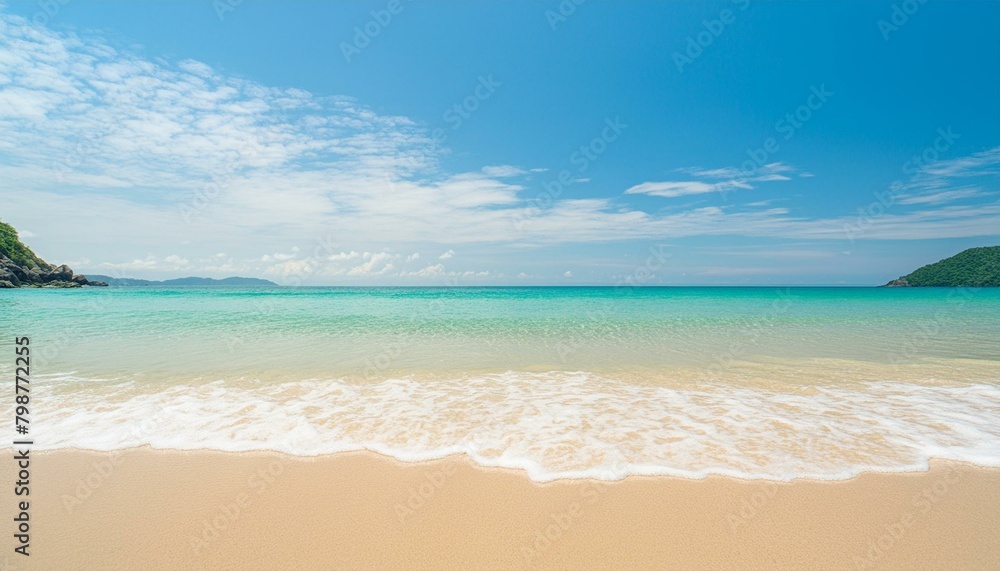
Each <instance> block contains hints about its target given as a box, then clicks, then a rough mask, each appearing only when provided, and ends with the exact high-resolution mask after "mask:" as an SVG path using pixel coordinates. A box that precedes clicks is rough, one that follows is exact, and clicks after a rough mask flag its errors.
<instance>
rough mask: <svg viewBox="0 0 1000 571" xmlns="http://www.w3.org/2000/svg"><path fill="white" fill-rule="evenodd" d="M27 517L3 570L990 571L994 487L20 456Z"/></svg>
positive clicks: (984, 481)
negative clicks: (555, 477)
mask: <svg viewBox="0 0 1000 571" xmlns="http://www.w3.org/2000/svg"><path fill="white" fill-rule="evenodd" d="M11 464H12V463H11ZM9 465H10V464H9ZM0 501H2V502H3V505H5V506H12V505H14V503H15V497H14V495H13V487H12V486H4V487H3V489H2V490H0ZM30 507H31V510H30V516H31V524H32V525H31V542H30V552H31V556H30V557H23V556H20V555H17V554H14V552H13V540H12V539H11V533H13V531H10V532H8V533H6V534H5V535H6V537H8V540H7V544H8V547H7V548H6V551H5V555H4V557H3V558H0V563H6V565H7V567H6V568H7V569H18V570H20V569H60V570H61V569H73V570H77V569H81V570H83V569H129V570H142V571H152V570H155V569H171V570H176V569H269V570H270V569H713V570H714V569H777V568H782V569H790V568H792V569H1000V470H997V469H984V468H976V467H972V466H968V465H964V464H955V463H941V462H938V463H935V464H934V465H933V467H932V469H931V470H930V471H929V472H926V473H909V474H864V475H862V476H860V477H858V478H854V479H852V480H848V481H841V482H816V481H799V482H795V483H791V484H785V483H773V482H762V481H743V480H734V479H730V478H724V477H712V478H708V479H705V480H684V479H677V478H667V477H632V478H628V479H626V480H624V481H621V482H598V481H593V480H576V481H560V482H553V483H550V484H542V485H540V484H536V483H533V482H531V481H529V480H528V479H527V478H526V477H525V476H524V475H523V474H522V473H519V472H515V471H509V470H499V469H484V468H481V467H478V466H476V465H474V464H472V463H471V462H469V461H467V460H466V459H464V458H463V457H455V458H449V459H445V460H441V461H435V462H425V463H414V464H405V463H401V462H397V461H395V460H392V459H389V458H385V457H381V456H378V455H375V454H367V453H351V454H339V455H332V456H325V457H320V458H312V459H310V458H305V459H303V458H295V457H289V456H284V455H278V454H265V453H254V454H233V453H221V452H205V451H198V452H165V451H153V450H148V449H138V450H130V451H126V452H119V453H114V454H107V453H92V452H80V451H57V452H48V453H40V452H34V453H33V460H32V482H31V506H30ZM6 513H10V510H7V511H6ZM7 521H8V523H7V524H6V525H7V526H8V527H9V528H10V529H11V530H13V524H12V523H11V522H10V519H8V520H7Z"/></svg>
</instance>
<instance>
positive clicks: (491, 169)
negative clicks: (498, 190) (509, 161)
mask: <svg viewBox="0 0 1000 571" xmlns="http://www.w3.org/2000/svg"><path fill="white" fill-rule="evenodd" d="M482 170H483V174H485V175H486V176H489V177H496V178H506V177H512V176H520V175H523V174H527V173H528V171H526V170H524V169H519V168H517V167H512V166H510V165H495V166H488V167H483V169H482Z"/></svg>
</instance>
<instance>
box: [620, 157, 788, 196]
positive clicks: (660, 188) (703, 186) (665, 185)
mask: <svg viewBox="0 0 1000 571" xmlns="http://www.w3.org/2000/svg"><path fill="white" fill-rule="evenodd" d="M681 170H682V172H686V173H687V174H690V175H694V176H696V177H699V178H703V179H720V180H713V181H712V182H705V181H704V180H688V181H666V182H644V183H642V184H637V185H635V186H633V187H631V188H629V189H628V190H626V191H625V194H648V195H650V196H660V197H664V198H676V197H678V196H687V195H691V194H705V193H708V192H725V191H729V190H734V189H744V190H749V189H751V188H754V187H753V185H752V184H751V183H754V182H768V181H776V180H791V179H790V178H789V177H787V176H785V175H784V174H782V173H786V172H791V171H793V170H795V169H793V168H792V167H790V166H788V165H785V164H783V163H769V164H766V165H763V166H761V167H759V168H757V169H755V170H753V171H750V172H745V171H742V170H740V169H737V168H732V167H726V168H719V169H698V168H694V169H681Z"/></svg>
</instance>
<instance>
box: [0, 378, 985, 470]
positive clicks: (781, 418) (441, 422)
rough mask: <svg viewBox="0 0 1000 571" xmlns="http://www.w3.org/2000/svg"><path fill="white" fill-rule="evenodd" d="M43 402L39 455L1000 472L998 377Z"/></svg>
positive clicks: (344, 388)
mask: <svg viewBox="0 0 1000 571" xmlns="http://www.w3.org/2000/svg"><path fill="white" fill-rule="evenodd" d="M32 402H33V403H34V404H33V408H32V411H31V412H32V436H33V437H34V440H35V443H36V448H38V449H60V448H80V449H90V450H115V449H124V448H131V447H137V446H151V447H153V448H158V449H179V450H195V449H213V450H224V451H251V450H273V451H279V452H284V453H288V454H294V455H302V456H314V455H320V454H328V453H335V452H342V451H355V450H370V451H373V452H377V453H381V454H385V455H388V456H392V457H394V458H397V459H399V460H403V461H420V460H429V459H435V458H441V457H444V456H448V455H452V454H466V455H468V456H469V457H470V458H471V459H472V460H474V461H475V462H476V463H478V464H481V465H483V466H499V467H505V468H514V469H521V470H524V471H525V472H526V473H527V474H528V476H529V477H530V478H531V479H533V480H535V481H550V480H555V479H560V478H585V477H589V478H598V479H603V480H617V479H621V478H624V477H626V476H628V475H631V474H642V475H670V476H680V477H685V478H703V477H705V476H708V475H710V474H720V475H728V476H734V477H740V478H766V479H773V480H784V481H788V480H792V479H795V478H816V479H845V478H849V477H852V476H855V475H857V474H858V473H860V472H863V471H872V470H874V471H915V470H924V469H926V468H927V465H928V460H929V459H931V458H941V459H951V460H960V461H966V462H971V463H974V464H978V465H982V466H1000V387H998V386H995V385H992V384H967V385H957V386H956V385H949V386H936V385H928V384H915V383H903V382H876V383H865V384H857V385H851V386H849V387H848V386H845V387H833V386H824V387H803V388H799V389H794V390H793V389H789V390H788V391H777V390H769V389H768V390H765V389H762V388H752V387H736V386H732V385H723V384H703V385H699V386H698V387H696V388H688V387H686V388H669V387H663V386H652V385H643V384H636V383H626V382H622V381H619V380H615V379H609V378H605V377H601V376H598V375H595V374H590V373H585V372H550V373H523V372H516V373H515V372H507V373H498V374H485V375H477V376H471V377H461V378H458V377H456V378H444V379H416V378H413V377H403V378H393V379H387V380H383V381H380V382H377V383H358V382H350V381H346V380H338V379H306V380H299V381H292V382H281V383H272V382H267V380H248V379H231V380H215V381H207V382H206V381H186V382H183V383H180V384H170V385H163V384H160V383H144V382H133V381H127V380H121V379H116V380H99V379H87V382H81V378H80V377H78V376H75V375H74V376H62V377H60V376H54V375H50V376H48V377H47V378H46V379H45V382H44V383H39V384H38V385H36V386H33V392H32ZM4 406H7V407H8V409H6V410H5V414H7V415H8V417H13V413H14V411H13V409H12V408H10V405H4ZM0 408H2V407H0Z"/></svg>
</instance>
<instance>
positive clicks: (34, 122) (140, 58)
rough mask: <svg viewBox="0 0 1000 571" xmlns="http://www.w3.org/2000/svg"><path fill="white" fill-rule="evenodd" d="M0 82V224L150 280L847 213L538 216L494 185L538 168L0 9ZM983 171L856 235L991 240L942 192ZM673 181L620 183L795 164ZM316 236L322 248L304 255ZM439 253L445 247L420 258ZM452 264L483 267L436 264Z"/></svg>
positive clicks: (988, 164) (803, 224) (771, 226)
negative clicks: (449, 165)
mask: <svg viewBox="0 0 1000 571" xmlns="http://www.w3.org/2000/svg"><path fill="white" fill-rule="evenodd" d="M0 76H2V77H3V78H4V81H5V83H3V84H2V89H0V180H3V181H4V185H5V187H6V188H17V189H18V190H17V192H7V193H5V195H4V197H3V208H4V212H3V215H4V219H5V220H6V221H10V222H12V223H14V222H16V225H17V226H19V227H29V228H32V230H33V232H35V233H37V236H38V237H39V242H40V243H41V246H40V249H43V250H44V249H46V248H47V249H48V250H49V251H56V248H58V250H57V251H58V252H59V256H60V257H64V259H68V258H70V257H73V258H76V259H82V258H85V257H86V258H95V259H97V260H98V261H97V262H96V263H95V267H123V268H126V269H128V268H136V269H158V270H164V271H165V270H166V269H167V268H168V266H170V265H171V262H168V261H167V257H163V258H158V257H156V256H168V255H173V256H177V258H178V260H188V261H187V262H185V264H190V265H192V266H194V269H195V270H197V271H199V272H200V271H220V272H221V271H235V269H239V271H242V272H246V273H254V272H256V273H266V274H268V275H275V276H286V275H287V276H293V275H301V274H303V273H304V272H305V273H308V274H309V275H311V276H317V279H326V278H330V277H335V276H345V277H346V276H348V275H350V276H352V277H364V276H372V275H381V276H389V275H400V276H402V275H403V274H402V273H400V272H399V269H398V266H401V265H402V264H403V263H408V262H415V261H416V260H419V259H420V258H419V255H418V254H411V255H410V256H406V255H405V254H391V253H390V252H395V251H400V252H404V251H413V249H414V248H415V247H416V246H417V245H419V246H420V247H421V249H424V251H425V252H433V251H440V250H439V249H443V248H446V247H459V248H460V249H461V247H464V246H461V245H463V244H489V245H522V246H523V245H529V246H530V245H539V244H557V243H594V242H609V241H621V240H647V239H662V238H668V237H682V236H697V235H746V236H772V237H808V238H835V239H842V238H843V237H844V232H843V226H844V225H845V224H846V223H850V222H852V221H854V220H855V219H856V216H854V215H853V214H852V213H842V215H840V216H837V215H831V216H829V217H827V218H807V217H803V216H797V215H795V214H794V213H793V212H791V211H790V210H789V209H787V208H775V207H772V206H771V205H769V204H767V203H766V202H759V203H757V204H754V205H744V206H741V207H738V206H736V205H729V206H727V207H723V208H720V207H702V208H693V209H689V210H687V211H683V212H668V213H665V214H663V213H650V212H645V211H642V210H636V209H634V208H630V207H628V206H626V205H624V204H623V203H622V202H621V201H620V200H619V198H618V197H615V198H574V197H573V196H572V195H566V196H562V197H560V198H558V199H556V200H553V201H552V202H551V204H548V205H546V206H545V207H544V208H543V207H540V206H538V205H537V204H536V202H535V201H533V200H532V199H533V198H534V197H535V196H537V193H538V191H539V190H540V189H539V188H538V187H537V186H532V187H526V186H525V185H527V184H528V183H527V182H525V181H530V180H531V178H530V176H524V177H523V179H512V178H510V177H516V176H521V175H525V173H526V172H527V173H539V172H545V170H546V169H542V168H532V169H528V170H527V171H525V170H523V169H521V168H519V167H514V166H510V165H491V166H486V167H483V168H471V169H470V171H469V172H449V171H448V170H447V169H446V168H445V165H444V164H443V163H442V162H441V161H440V158H441V157H442V156H443V155H444V154H445V153H446V152H447V150H445V149H440V148H439V147H438V145H437V144H436V143H435V142H434V140H433V139H432V138H431V137H430V136H429V133H428V129H426V128H425V127H423V126H421V125H418V124H416V123H414V122H413V121H411V120H410V119H407V118H405V117H398V116H390V115H381V114H378V113H376V112H375V111H373V110H372V109H370V108H368V107H365V106H364V105H362V104H360V103H358V102H357V101H355V100H353V99H350V98H346V97H327V96H320V95H316V94H312V93H309V92H306V91H302V90H299V89H279V88H274V87H269V86H266V85H262V84H260V83H257V82H254V81H250V80H247V79H243V78H241V77H237V76H235V75H231V74H227V73H223V72H220V71H219V70H216V69H214V68H212V67H210V66H208V65H206V64H204V63H201V62H197V61H193V60H183V61H180V62H177V63H171V62H170V61H169V60H167V59H162V58H158V57H146V56H144V55H141V54H140V53H137V52H135V51H130V49H129V48H124V47H121V46H118V45H117V44H116V45H112V44H109V43H108V42H106V41H104V40H102V39H101V38H99V37H96V36H79V35H75V34H72V33H62V32H54V31H52V30H48V29H46V28H44V27H36V26H31V25H29V24H28V23H27V22H26V21H25V20H24V19H23V18H20V17H17V16H12V15H9V14H0ZM998 165H1000V148H996V149H991V150H988V151H984V152H982V153H976V154H974V155H971V156H969V157H960V158H957V159H954V160H950V161H939V162H937V163H934V164H933V165H931V166H929V167H927V168H926V169H924V170H923V171H921V172H920V173H919V174H918V176H917V177H915V180H913V181H910V182H908V183H907V185H906V190H907V193H906V195H905V196H901V198H900V202H899V204H898V205H897V208H898V209H899V210H898V211H892V212H890V213H887V214H885V215H884V216H882V217H881V218H880V219H879V220H878V223H877V224H875V225H873V228H872V229H871V231H869V232H866V234H865V237H866V238H874V239H911V238H930V237H960V236H977V235H996V234H997V232H998V231H997V228H998V227H1000V212H998V210H1000V206H998V205H997V204H996V203H988V204H980V205H978V206H976V207H971V206H955V205H954V204H953V202H956V201H958V200H960V199H961V198H963V197H964V198H969V197H971V196H972V195H971V192H972V190H971V189H972V188H979V189H980V190H983V192H984V193H986V194H989V192H990V191H991V189H994V188H995V180H994V182H993V183H992V184H993V185H994V186H993V187H989V186H985V187H984V186H983V185H982V184H963V185H962V186H961V187H956V186H955V184H954V181H955V179H957V178H963V179H966V178H968V179H971V177H973V176H983V175H984V173H985V174H987V175H988V174H989V173H994V174H995V173H996V172H997V169H998ZM681 172H684V173H685V174H686V175H687V176H686V177H683V178H685V179H686V180H672V181H671V180H668V181H650V182H645V183H642V184H638V185H635V186H633V187H632V188H630V189H628V191H626V192H627V193H628V194H648V195H655V196H664V197H676V196H685V195H697V194H704V193H706V192H712V191H725V190H732V189H738V188H739V189H746V188H753V187H754V186H756V185H757V184H758V183H763V182H767V181H782V180H788V178H789V176H790V175H791V174H792V173H794V172H795V169H793V168H792V167H790V166H788V165H784V164H782V163H770V164H768V165H764V166H762V167H761V168H760V169H757V170H756V171H754V172H752V173H744V172H743V171H740V170H739V169H732V168H722V169H684V170H683V171H681ZM804 174H807V173H801V174H800V176H802V175H804ZM960 188H966V189H970V190H965V191H962V192H965V194H964V195H963V194H962V192H960ZM931 191H933V193H934V194H931ZM922 193H926V194H922ZM949 193H950V194H949ZM39 204H45V205H46V208H44V209H39V208H38V205H39ZM941 204H945V205H950V206H947V207H946V208H940V207H939V206H938V205H941ZM921 205H923V206H924V207H928V208H925V209H923V210H921V209H920V208H921ZM864 206H865V205H864V204H859V205H858V207H859V208H861V207H864ZM929 206H934V208H933V209H930V208H929ZM178 236H183V240H184V241H185V242H186V243H187V244H188V245H187V246H185V248H184V249H179V246H182V245H184V244H183V243H178V242H177V240H178ZM317 240H322V241H323V242H324V244H327V245H329V247H324V248H321V249H320V250H321V251H320V252H319V253H316V252H315V251H314V250H316V249H317V247H316V246H314V245H312V243H313V242H315V241H317ZM296 244H298V245H300V246H301V247H302V250H301V251H299V250H296V249H295V246H296ZM332 244H336V248H335V249H334V248H333V246H332ZM404 248H405V250H404ZM435 248H436V249H438V250H435ZM383 249H384V251H379V250H383ZM223 250H224V251H225V252H227V253H228V254H215V253H216V252H220V251H223ZM464 251H465V250H463V252H464ZM264 252H277V253H268V254H264V255H262V254H263V253H264ZM449 252H450V254H449ZM147 253H152V254H150V256H148V257H146V258H144V257H143V256H146V254H147ZM446 255H447V257H446ZM213 256H215V258H213ZM452 256H454V252H453V251H452V250H448V252H445V254H442V255H441V256H440V257H439V259H440V260H447V259H450V258H451V257H452ZM376 257H378V259H376ZM465 257H466V255H463V259H464V258H465ZM115 260H131V261H125V262H124V263H121V264H118V263H115V262H114V261H115ZM192 260H193V261H192ZM201 260H204V261H201ZM177 263H180V262H177ZM438 266H440V264H435V265H430V266H427V267H425V268H423V269H422V270H419V271H425V270H426V271H427V272H438V271H439V272H442V274H437V275H444V274H448V272H445V270H444V268H443V266H442V267H441V268H440V269H439V270H434V269H432V268H436V267H438ZM240 268H242V269H240ZM468 271H474V272H475V273H476V274H477V275H478V274H479V273H480V272H482V271H483V270H481V269H478V268H477V269H475V270H465V271H463V272H462V273H461V274H455V275H463V276H464V275H465V273H466V272H468ZM491 275H493V276H499V275H500V274H498V273H494V274H491ZM525 277H527V276H523V277H522V278H521V279H524V278H525Z"/></svg>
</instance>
